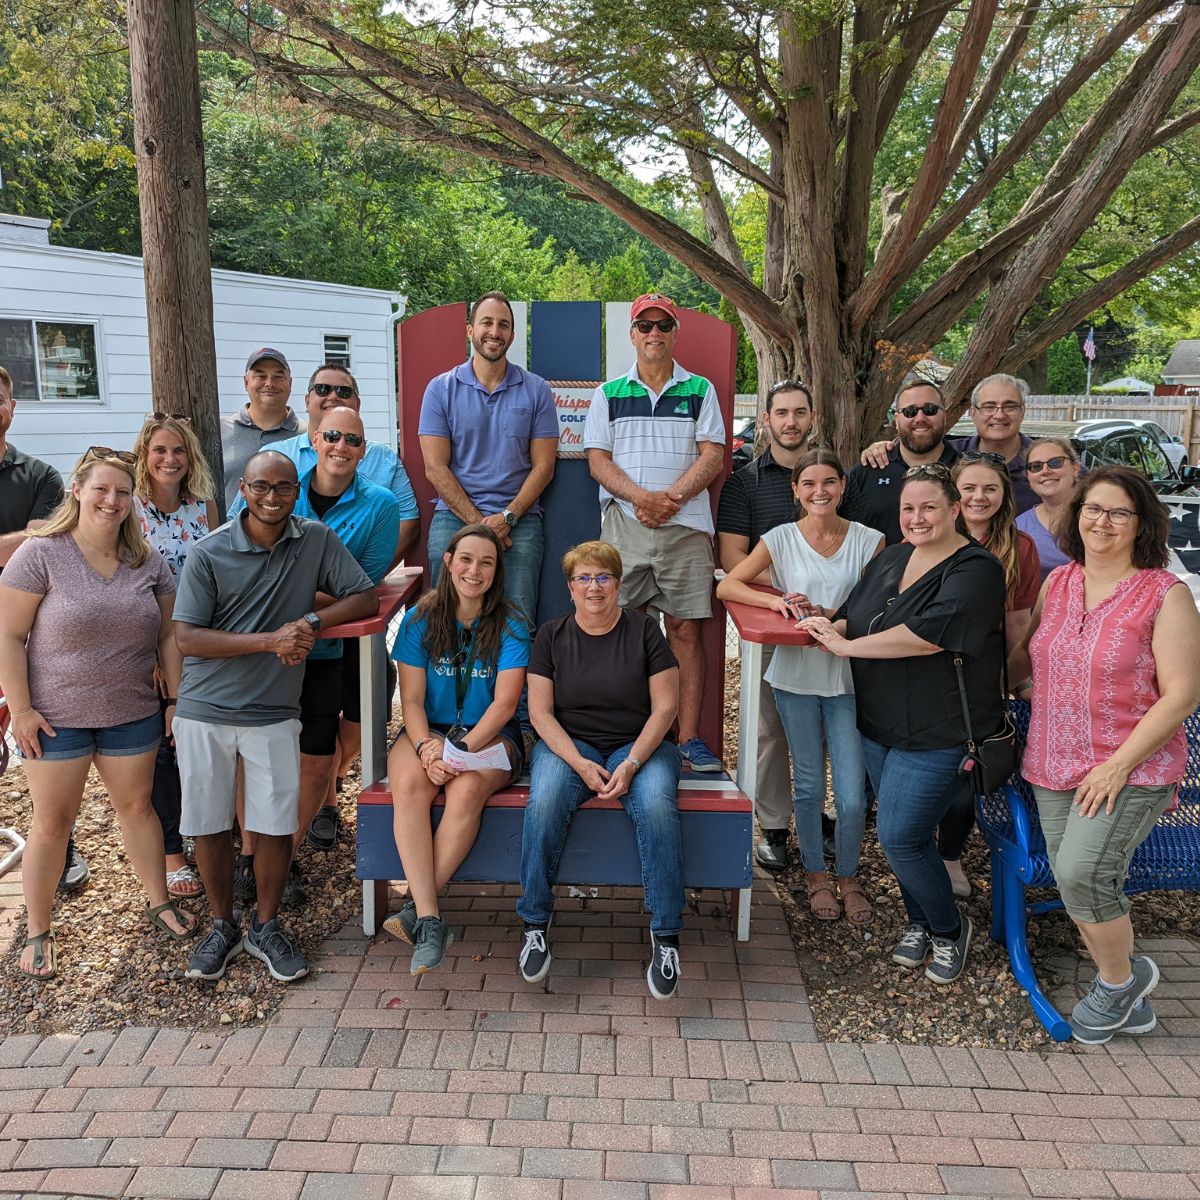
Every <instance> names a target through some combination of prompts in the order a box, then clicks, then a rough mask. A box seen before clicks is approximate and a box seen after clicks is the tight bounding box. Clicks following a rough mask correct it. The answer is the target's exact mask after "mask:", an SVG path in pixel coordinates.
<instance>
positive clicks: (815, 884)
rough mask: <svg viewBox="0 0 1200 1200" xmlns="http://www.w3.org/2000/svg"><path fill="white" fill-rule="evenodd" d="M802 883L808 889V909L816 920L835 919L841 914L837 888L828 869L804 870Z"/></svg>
mask: <svg viewBox="0 0 1200 1200" xmlns="http://www.w3.org/2000/svg"><path fill="white" fill-rule="evenodd" d="M804 884H805V887H806V888H807V889H808V911H809V912H810V913H812V915H813V916H814V917H816V918H817V920H818V921H836V920H837V919H838V917H840V916H841V915H842V906H841V903H840V902H839V900H838V898H837V889H836V886H835V885H834V883H833V880H831V879H830V878H829V872H828V871H808V872H806V873H805V876H804ZM825 897H828V899H825Z"/></svg>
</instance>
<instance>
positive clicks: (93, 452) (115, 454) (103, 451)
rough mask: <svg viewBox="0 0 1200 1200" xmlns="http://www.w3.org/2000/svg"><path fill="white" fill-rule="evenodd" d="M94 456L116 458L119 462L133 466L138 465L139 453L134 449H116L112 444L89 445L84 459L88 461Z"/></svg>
mask: <svg viewBox="0 0 1200 1200" xmlns="http://www.w3.org/2000/svg"><path fill="white" fill-rule="evenodd" d="M93 458H103V459H108V458H115V459H116V460H117V462H123V463H127V464H128V465H129V466H131V467H136V466H137V455H136V454H134V453H133V451H132V450H114V449H112V447H110V446H89V447H88V448H87V450H85V451H84V454H83V461H84V462H88V461H90V460H91V459H93Z"/></svg>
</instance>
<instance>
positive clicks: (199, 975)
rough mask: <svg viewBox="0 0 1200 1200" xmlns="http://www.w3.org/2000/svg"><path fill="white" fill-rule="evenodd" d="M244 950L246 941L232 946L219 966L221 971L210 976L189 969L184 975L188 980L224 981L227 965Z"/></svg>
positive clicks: (242, 940)
mask: <svg viewBox="0 0 1200 1200" xmlns="http://www.w3.org/2000/svg"><path fill="white" fill-rule="evenodd" d="M244 949H246V939H245V938H242V939H241V940H240V941H239V942H238V944H237V945H236V946H234V948H233V949H232V950H230V951H229V953H228V954H227V955H225V961H224V962H223V963H222V964H221V969H220V970H219V971H217V972H215V973H214V974H212V975H205V974H203V973H202V972H200V971H193V970H191V968H189V969H188V970H186V971H184V975H185V976H186V977H187V978H188V979H207V980H209V981H210V982H215V981H216V980H218V979H224V978H225V971H226V969H227V968H228V966H229V964H230V963H231V962H233V960H234V959H235V958H237V956H238V955H239V954H241V952H242V951H243V950H244Z"/></svg>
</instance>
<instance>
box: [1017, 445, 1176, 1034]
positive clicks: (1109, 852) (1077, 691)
mask: <svg viewBox="0 0 1200 1200" xmlns="http://www.w3.org/2000/svg"><path fill="white" fill-rule="evenodd" d="M1060 544H1061V545H1062V548H1063V550H1064V552H1065V553H1066V554H1067V556H1068V558H1069V559H1070V560H1071V561H1069V562H1068V563H1067V565H1066V566H1062V567H1058V568H1057V569H1055V570H1054V571H1051V572H1050V575H1049V576H1048V577H1047V579H1046V582H1045V583H1044V584H1043V586H1042V591H1041V595H1040V596H1039V598H1038V602H1037V606H1036V607H1035V608H1034V611H1033V620H1032V622H1031V624H1030V631H1029V635H1028V636H1027V638H1026V640H1025V645H1024V649H1026V650H1027V651H1028V655H1029V661H1030V666H1031V668H1032V676H1033V697H1032V705H1033V708H1032V717H1031V720H1030V724H1029V740H1028V744H1027V745H1026V748H1025V756H1024V760H1023V762H1022V765H1021V772H1022V774H1023V775H1024V777H1025V779H1026V780H1028V782H1029V783H1030V784H1031V785H1032V786H1033V791H1034V795H1035V796H1036V798H1037V804H1038V813H1039V815H1040V817H1041V823H1042V831H1043V833H1044V834H1045V836H1046V847H1047V850H1048V851H1049V856H1050V866H1051V868H1052V870H1053V871H1054V877H1055V880H1056V882H1057V883H1058V888H1059V892H1060V893H1061V895H1062V899H1063V904H1064V906H1065V908H1066V910H1067V913H1068V914H1069V916H1070V917H1071V919H1072V920H1073V921H1074V922H1075V925H1076V927H1077V928H1078V930H1079V933H1080V936H1081V937H1082V938H1083V941H1084V944H1085V945H1086V946H1087V948H1088V950H1089V952H1090V953H1091V955H1092V958H1093V959H1094V960H1095V962H1096V968H1097V970H1096V979H1095V982H1094V983H1093V985H1092V988H1091V990H1090V991H1089V992H1088V994H1087V995H1086V996H1085V997H1084V998H1083V999H1082V1000H1081V1001H1080V1002H1079V1003H1078V1004H1077V1005H1076V1006H1075V1009H1074V1011H1073V1012H1072V1014H1071V1031H1072V1033H1073V1035H1074V1037H1075V1039H1076V1040H1077V1041H1080V1042H1086V1043H1088V1044H1092V1045H1096V1044H1099V1043H1102V1042H1107V1041H1108V1040H1109V1039H1110V1038H1112V1036H1113V1035H1114V1034H1115V1033H1118V1032H1122V1033H1148V1032H1149V1031H1150V1030H1151V1029H1153V1028H1154V1026H1155V1024H1156V1020H1155V1017H1154V1012H1153V1010H1152V1009H1151V1007H1150V1001H1149V994H1150V992H1151V991H1152V990H1153V989H1154V986H1155V984H1157V982H1158V967H1157V965H1156V964H1155V963H1154V962H1153V961H1152V960H1150V959H1148V958H1145V957H1144V956H1140V955H1139V956H1133V954H1132V951H1133V925H1132V923H1131V921H1130V919H1129V911H1130V904H1129V899H1128V898H1127V897H1126V895H1125V892H1124V887H1125V879H1126V876H1127V875H1128V872H1129V861H1130V859H1131V858H1132V856H1133V852H1134V851H1135V850H1136V849H1137V847H1138V846H1139V845H1140V844H1141V843H1142V842H1143V841H1144V840H1145V839H1146V837H1147V836H1148V835H1149V833H1150V830H1151V829H1153V827H1154V824H1155V822H1156V821H1157V820H1158V818H1159V816H1160V815H1161V814H1162V813H1163V812H1164V811H1165V810H1166V809H1167V808H1169V807H1170V806H1171V805H1172V803H1173V801H1174V797H1175V789H1176V786H1177V785H1178V783H1179V781H1180V780H1181V779H1182V778H1183V773H1184V768H1185V766H1186V760H1187V741H1186V738H1185V736H1184V732H1183V728H1182V726H1183V721H1184V720H1185V719H1186V718H1187V716H1188V715H1189V714H1190V713H1191V712H1192V711H1193V710H1194V709H1195V708H1196V706H1197V704H1198V703H1200V614H1198V613H1197V611H1196V605H1195V602H1194V601H1193V600H1192V597H1191V594H1190V592H1189V591H1188V589H1187V588H1186V587H1184V586H1183V585H1182V584H1181V583H1180V581H1179V580H1178V579H1177V578H1176V577H1175V576H1174V575H1172V574H1171V573H1170V572H1169V571H1167V570H1165V569H1164V567H1165V565H1166V562H1167V513H1166V510H1165V509H1164V508H1163V506H1162V504H1161V503H1160V501H1159V499H1158V497H1157V496H1156V495H1155V493H1154V490H1153V489H1152V488H1151V486H1150V484H1149V483H1148V482H1147V481H1146V479H1145V478H1144V477H1143V476H1141V475H1139V474H1137V473H1136V472H1134V471H1131V470H1129V469H1127V468H1125V467H1104V468H1102V469H1101V470H1099V471H1095V472H1094V473H1092V474H1091V475H1089V476H1087V478H1086V479H1084V480H1083V482H1082V483H1081V485H1080V488H1079V492H1078V494H1077V495H1076V497H1075V499H1074V500H1073V501H1072V504H1071V508H1070V511H1069V513H1068V515H1067V518H1066V519H1065V520H1064V522H1063V525H1062V533H1061V535H1060Z"/></svg>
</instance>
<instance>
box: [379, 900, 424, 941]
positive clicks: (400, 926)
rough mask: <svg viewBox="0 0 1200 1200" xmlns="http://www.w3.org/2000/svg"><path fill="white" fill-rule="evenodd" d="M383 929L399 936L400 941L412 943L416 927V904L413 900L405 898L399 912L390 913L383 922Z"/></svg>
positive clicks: (394, 935)
mask: <svg viewBox="0 0 1200 1200" xmlns="http://www.w3.org/2000/svg"><path fill="white" fill-rule="evenodd" d="M383 927H384V929H386V930H387V931H388V933H390V934H391V935H392V937H395V938H399V939H400V940H401V941H402V942H407V943H408V944H409V945H410V946H411V945H412V944H413V932H414V930H415V929H416V928H417V905H416V902H415V901H413V900H406V901H405V902H404V904H403V905H402V906H401V909H400V911H399V912H396V913H392V915H391V916H390V917H388V919H387V920H386V921H384V923H383Z"/></svg>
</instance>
